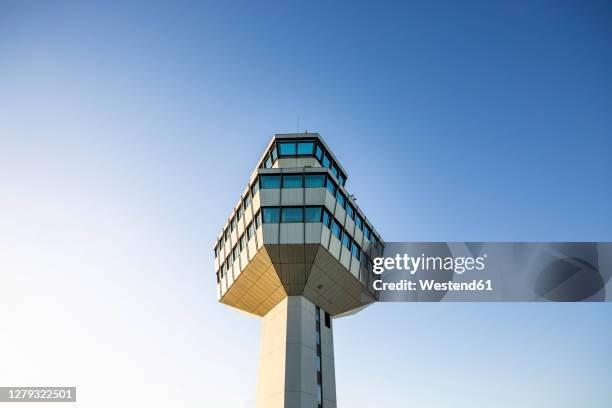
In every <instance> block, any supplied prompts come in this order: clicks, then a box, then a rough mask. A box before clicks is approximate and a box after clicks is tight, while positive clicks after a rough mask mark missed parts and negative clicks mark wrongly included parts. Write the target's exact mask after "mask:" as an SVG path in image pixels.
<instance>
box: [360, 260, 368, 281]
mask: <svg viewBox="0 0 612 408" xmlns="http://www.w3.org/2000/svg"><path fill="white" fill-rule="evenodd" d="M359 281H360V282H361V283H362V285H363V286H368V270H367V269H366V267H365V265H364V264H363V263H361V264H360V265H359Z"/></svg>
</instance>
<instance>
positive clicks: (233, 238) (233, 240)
mask: <svg viewBox="0 0 612 408" xmlns="http://www.w3.org/2000/svg"><path fill="white" fill-rule="evenodd" d="M230 237H231V239H232V245H235V244H236V242H238V233H237V232H236V228H234V231H232V232H231V233H230Z"/></svg>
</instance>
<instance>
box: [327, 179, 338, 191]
mask: <svg viewBox="0 0 612 408" xmlns="http://www.w3.org/2000/svg"><path fill="white" fill-rule="evenodd" d="M327 190H329V192H330V193H332V194H335V193H336V185H335V184H334V182H333V181H332V179H331V178H329V177H328V178H327Z"/></svg>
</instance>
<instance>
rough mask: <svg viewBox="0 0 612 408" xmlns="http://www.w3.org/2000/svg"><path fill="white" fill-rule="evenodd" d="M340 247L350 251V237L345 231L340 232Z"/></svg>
mask: <svg viewBox="0 0 612 408" xmlns="http://www.w3.org/2000/svg"><path fill="white" fill-rule="evenodd" d="M342 245H344V246H345V247H347V248H348V249H351V237H350V236H349V234H347V233H346V231H343V232H342Z"/></svg>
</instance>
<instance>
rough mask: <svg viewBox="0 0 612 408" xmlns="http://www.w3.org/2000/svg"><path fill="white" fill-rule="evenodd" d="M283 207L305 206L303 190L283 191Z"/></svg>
mask: <svg viewBox="0 0 612 408" xmlns="http://www.w3.org/2000/svg"><path fill="white" fill-rule="evenodd" d="M281 205H283V206H291V205H304V189H303V188H283V189H281Z"/></svg>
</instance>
